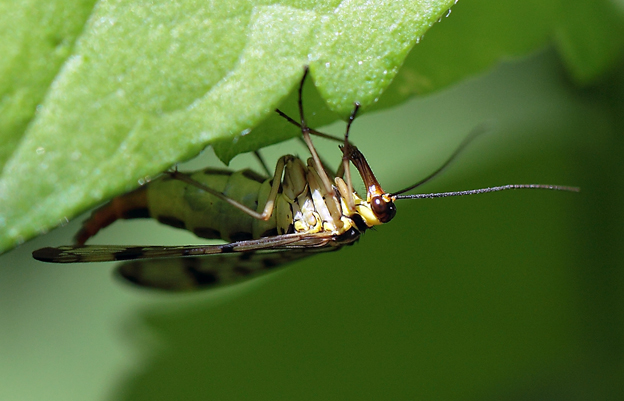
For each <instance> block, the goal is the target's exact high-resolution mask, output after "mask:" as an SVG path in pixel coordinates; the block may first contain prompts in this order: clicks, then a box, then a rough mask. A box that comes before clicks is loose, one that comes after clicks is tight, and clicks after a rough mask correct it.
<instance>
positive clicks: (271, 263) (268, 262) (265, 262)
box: [262, 259, 280, 269]
mask: <svg viewBox="0 0 624 401" xmlns="http://www.w3.org/2000/svg"><path fill="white" fill-rule="evenodd" d="M279 265H280V263H279V262H277V261H276V260H274V259H262V267H264V268H265V269H270V268H273V267H275V266H279Z"/></svg>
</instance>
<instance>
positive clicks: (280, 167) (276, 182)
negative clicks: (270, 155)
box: [167, 155, 293, 221]
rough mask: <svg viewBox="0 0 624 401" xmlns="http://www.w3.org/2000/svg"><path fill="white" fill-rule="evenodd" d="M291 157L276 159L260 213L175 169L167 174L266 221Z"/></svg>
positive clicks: (271, 211) (271, 210)
mask: <svg viewBox="0 0 624 401" xmlns="http://www.w3.org/2000/svg"><path fill="white" fill-rule="evenodd" d="M292 157H293V156H291V155H286V156H282V157H280V158H279V160H278V161H277V165H276V166H275V174H274V175H273V180H272V183H271V192H269V197H268V199H267V202H266V205H265V206H264V210H263V211H262V213H258V212H256V211H255V210H252V209H250V208H248V207H247V206H245V205H243V204H242V203H240V202H237V201H235V200H234V199H232V198H230V197H228V196H226V195H224V194H222V193H221V192H219V191H217V190H214V189H212V188H210V187H208V186H206V185H204V184H202V183H201V182H198V181H195V180H194V179H192V178H191V177H190V176H188V175H187V174H184V173H180V172H179V171H177V170H176V171H170V172H168V173H167V174H169V175H170V176H171V178H173V179H176V180H179V181H183V182H186V183H187V184H190V185H192V186H194V187H196V188H199V189H201V190H202V191H206V192H208V193H209V194H212V195H214V196H216V197H217V198H219V199H221V200H222V201H224V202H227V203H229V204H230V205H232V206H234V207H235V208H237V209H239V210H240V211H242V212H244V213H247V214H248V215H250V216H251V217H253V218H255V219H258V220H264V221H267V220H269V218H271V214H272V213H273V208H274V206H275V199H276V198H277V193H278V192H279V187H280V183H281V178H282V174H283V172H284V166H285V165H286V162H287V161H288V160H290V159H291V158H292Z"/></svg>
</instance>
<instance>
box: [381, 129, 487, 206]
mask: <svg viewBox="0 0 624 401" xmlns="http://www.w3.org/2000/svg"><path fill="white" fill-rule="evenodd" d="M486 131H487V125H486V124H481V125H479V126H477V127H476V128H475V129H473V130H472V132H471V133H470V134H468V136H467V137H466V138H464V140H463V141H462V143H460V144H459V146H458V147H457V149H455V152H453V154H452V155H451V156H450V157H449V158H448V159H447V160H446V161H445V162H444V164H442V166H440V167H439V168H438V169H437V170H436V171H434V172H433V173H431V174H429V175H428V176H427V177H425V178H423V179H422V180H420V181H418V182H417V183H416V184H414V185H410V186H409V187H407V188H404V189H402V190H400V191H397V192H394V193H393V194H392V196H395V195H399V194H404V193H405V192H407V191H411V190H412V189H414V188H417V187H419V186H421V185H422V184H424V183H426V182H428V181H430V180H431V179H432V178H434V177H436V176H437V175H438V174H440V173H441V172H442V171H444V169H446V168H447V167H448V166H449V164H451V163H452V162H453V161H454V160H455V159H456V158H457V156H458V155H459V154H460V153H461V152H462V151H463V150H464V149H465V148H466V146H468V144H469V143H470V142H472V141H473V140H474V139H475V138H476V137H478V136H479V135H481V134H483V133H484V132H486Z"/></svg>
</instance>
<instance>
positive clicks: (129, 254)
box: [113, 246, 145, 260]
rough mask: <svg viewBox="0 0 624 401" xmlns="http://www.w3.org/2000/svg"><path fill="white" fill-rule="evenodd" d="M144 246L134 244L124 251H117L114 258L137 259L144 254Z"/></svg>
mask: <svg viewBox="0 0 624 401" xmlns="http://www.w3.org/2000/svg"><path fill="white" fill-rule="evenodd" d="M144 253H145V252H144V248H143V247H141V246H133V247H130V248H126V249H124V250H123V251H119V252H115V254H114V255H113V257H114V260H130V259H136V258H139V257H141V256H143V255H144Z"/></svg>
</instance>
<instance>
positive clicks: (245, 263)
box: [117, 247, 340, 291]
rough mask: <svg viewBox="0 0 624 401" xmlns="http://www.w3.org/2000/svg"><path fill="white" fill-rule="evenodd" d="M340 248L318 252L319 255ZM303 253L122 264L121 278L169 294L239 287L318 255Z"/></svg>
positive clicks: (119, 271) (197, 257) (244, 254)
mask: <svg viewBox="0 0 624 401" xmlns="http://www.w3.org/2000/svg"><path fill="white" fill-rule="evenodd" d="M337 249H340V248H339V247H326V248H317V249H316V251H317V252H318V251H321V252H323V251H330V250H337ZM314 253H315V252H309V251H306V250H303V249H291V250H287V251H282V252H278V251H273V252H266V251H264V252H262V251H257V252H253V251H252V252H243V253H236V254H234V253H230V254H220V255H215V256H213V257H210V258H205V257H201V256H191V257H187V258H170V259H140V260H133V261H131V262H126V263H123V264H121V265H120V266H119V267H118V268H117V274H118V275H119V276H121V277H122V278H123V279H125V280H127V281H129V282H131V283H133V284H136V285H138V286H141V287H147V288H157V289H161V290H166V291H198V290H205V289H210V288H215V287H220V286H226V285H231V284H236V283H239V282H242V281H246V280H250V279H253V278H256V277H258V276H260V275H263V274H266V273H270V272H273V271H275V269H276V268H278V267H280V266H284V265H285V264H287V263H290V262H292V261H295V260H298V259H302V258H305V257H308V256H312V255H314Z"/></svg>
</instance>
